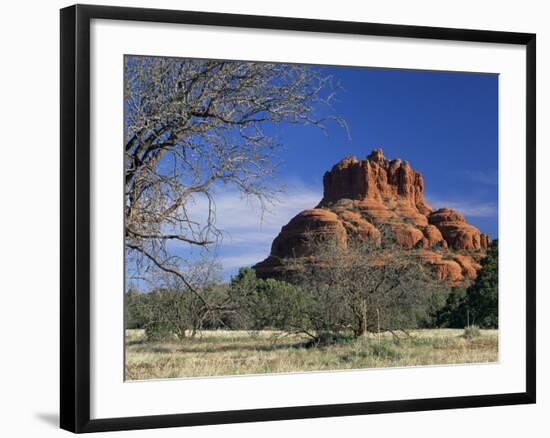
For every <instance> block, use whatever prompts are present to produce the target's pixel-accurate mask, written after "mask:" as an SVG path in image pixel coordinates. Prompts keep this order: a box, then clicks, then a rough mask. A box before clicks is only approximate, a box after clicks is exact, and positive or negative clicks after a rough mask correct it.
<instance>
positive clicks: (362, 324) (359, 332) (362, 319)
mask: <svg viewBox="0 0 550 438" xmlns="http://www.w3.org/2000/svg"><path fill="white" fill-rule="evenodd" d="M357 319H358V324H357V329H356V330H355V336H356V337H361V336H363V337H365V338H366V337H367V336H368V333H369V331H368V328H367V303H366V302H365V301H361V304H360V311H359V315H358V318H357Z"/></svg>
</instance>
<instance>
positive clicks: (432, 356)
mask: <svg viewBox="0 0 550 438" xmlns="http://www.w3.org/2000/svg"><path fill="white" fill-rule="evenodd" d="M463 333H464V330H454V329H434V330H417V331H412V332H410V334H411V337H410V338H407V337H405V335H402V336H400V339H395V338H394V337H393V336H392V335H391V334H382V335H381V338H380V340H379V339H378V337H377V336H375V335H372V336H371V337H370V338H369V339H367V340H364V339H357V340H351V341H349V342H346V343H343V344H338V345H331V346H327V347H319V348H307V349H306V348H304V347H303V345H304V342H305V340H304V339H303V338H300V337H298V336H289V337H283V338H279V339H277V340H276V341H275V340H274V338H276V337H277V336H275V335H277V333H276V332H270V331H262V332H256V333H250V332H246V331H221V330H220V331H204V332H202V334H201V336H200V337H199V336H197V338H196V339H185V340H183V341H173V342H147V340H146V339H145V338H144V333H143V331H141V330H127V332H126V379H128V380H144V379H162V378H170V377H195V376H220V375H237V374H261V373H286V372H296V371H319V370H341V369H357V368H375V367H403V366H419V365H436V364H459V363H482V362H495V361H497V360H498V331H497V330H482V331H481V335H480V336H479V337H476V338H472V339H465V338H464V337H463V336H462V335H463Z"/></svg>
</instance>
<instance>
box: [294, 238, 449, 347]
mask: <svg viewBox="0 0 550 438" xmlns="http://www.w3.org/2000/svg"><path fill="white" fill-rule="evenodd" d="M384 234H386V233H384ZM306 239H307V246H308V253H309V254H310V256H309V257H302V258H298V259H291V260H289V261H287V263H289V267H290V270H291V272H293V273H294V274H293V275H294V281H295V282H297V283H299V284H300V285H301V287H302V289H303V290H304V291H306V293H308V295H310V296H311V297H312V298H313V302H314V303H315V302H316V303H317V307H318V308H319V309H320V310H319V311H318V312H317V313H316V317H317V319H318V323H317V324H316V327H320V328H323V327H326V328H328V329H329V330H332V331H335V330H336V331H338V330H351V331H352V332H353V335H354V336H355V337H359V336H365V335H367V333H368V332H369V331H372V330H376V329H378V327H382V329H384V330H390V331H392V332H393V331H394V330H400V329H407V328H410V327H415V326H416V324H417V322H418V318H419V316H420V315H421V314H422V312H423V311H425V310H426V309H427V307H428V303H429V302H430V296H431V294H432V293H435V292H436V290H437V288H438V287H439V286H441V285H439V284H438V282H437V281H436V280H435V277H434V275H433V273H432V272H431V271H430V270H429V269H426V268H425V267H424V266H423V265H422V264H421V263H420V262H419V261H418V260H416V259H415V258H414V256H413V254H411V252H410V251H407V250H404V249H402V248H400V247H399V246H398V245H396V244H395V243H394V241H393V240H392V238H391V236H388V235H384V237H382V238H380V239H377V240H373V239H369V240H361V239H349V240H348V242H347V243H346V244H345V245H344V244H342V243H341V242H338V241H336V240H335V239H332V238H330V237H327V236H325V235H318V234H309V235H307V236H306ZM316 297H317V299H315V298H316ZM325 303H328V306H324V304H325ZM312 308H314V307H312ZM323 312H324V313H323Z"/></svg>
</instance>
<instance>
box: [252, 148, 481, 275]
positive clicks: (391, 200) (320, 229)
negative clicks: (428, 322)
mask: <svg viewBox="0 0 550 438" xmlns="http://www.w3.org/2000/svg"><path fill="white" fill-rule="evenodd" d="M323 185H324V194H323V199H322V200H321V202H320V203H319V205H317V207H315V208H314V209H311V210H305V211H302V212H301V213H299V214H298V215H296V216H295V217H294V218H293V219H292V220H291V221H290V222H289V223H288V224H287V225H285V226H284V227H283V228H282V230H281V232H280V233H279V235H278V236H277V237H276V238H275V240H274V241H273V245H272V248H271V254H270V255H269V257H268V258H267V259H266V260H264V261H262V262H260V263H258V264H257V265H256V266H254V268H255V269H256V273H257V275H258V276H259V277H261V278H267V277H278V276H281V275H283V274H284V270H285V267H284V263H283V262H282V259H285V258H288V257H304V256H310V255H311V254H307V247H306V237H305V236H306V233H311V232H314V233H322V234H328V235H331V236H333V237H335V238H336V239H337V241H338V242H339V243H340V244H341V245H346V244H347V242H348V239H357V238H358V239H377V238H380V228H382V227H384V228H386V229H389V230H391V233H392V234H393V237H394V239H395V241H396V242H397V243H398V244H399V245H400V246H402V247H403V248H406V249H408V250H410V251H411V257H417V258H418V259H419V260H421V261H422V262H423V263H425V264H426V265H429V266H431V267H432V268H434V269H435V271H436V273H437V275H438V277H439V278H440V279H441V280H445V281H447V282H449V283H454V284H459V283H461V282H464V281H465V280H468V279H473V278H475V276H476V273H477V271H478V270H479V269H480V265H479V263H478V261H479V259H480V258H482V257H483V256H484V255H485V250H486V249H487V246H488V245H489V236H487V235H486V234H483V233H480V231H479V230H478V229H477V228H476V227H474V226H473V225H470V224H468V223H466V221H465V219H464V216H463V215H461V214H460V213H459V212H457V211H454V210H452V209H450V208H441V209H439V210H436V211H433V209H432V207H431V206H430V205H429V204H428V203H427V202H426V201H425V200H424V178H423V177H422V175H421V174H420V173H419V172H417V171H415V170H413V169H412V168H411V166H410V164H409V163H408V162H407V161H401V160H400V159H399V158H398V159H395V160H388V159H386V158H385V157H384V154H383V152H382V149H376V150H375V151H373V152H372V153H371V154H370V155H369V156H368V157H367V158H366V159H364V160H358V159H357V158H356V157H348V158H344V159H343V160H342V161H340V162H339V163H337V164H336V165H335V166H334V167H333V168H332V169H331V170H330V171H329V172H326V173H325V175H324V176H323Z"/></svg>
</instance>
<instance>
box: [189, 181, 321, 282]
mask: <svg viewBox="0 0 550 438" xmlns="http://www.w3.org/2000/svg"><path fill="white" fill-rule="evenodd" d="M287 186H288V188H287V190H286V191H285V192H284V193H280V194H278V195H277V199H276V200H274V201H273V202H272V203H270V204H268V205H267V206H266V209H262V206H261V205H260V203H259V201H258V200H257V199H254V198H246V197H243V196H242V195H241V194H240V193H239V192H238V191H236V190H229V191H225V192H221V191H220V192H219V193H217V194H216V196H215V210H216V221H215V224H216V227H217V228H218V229H219V230H221V231H222V236H223V238H222V240H221V242H220V243H219V245H218V247H217V248H216V251H215V253H216V254H217V255H218V261H219V262H220V263H221V264H222V266H223V269H224V272H225V274H226V275H227V274H228V273H232V272H230V271H233V272H234V271H235V270H236V269H237V268H239V267H241V266H250V265H253V264H255V263H257V262H259V261H261V260H263V259H264V258H265V257H267V256H268V255H269V252H270V250H271V243H272V242H273V239H274V238H275V237H276V236H277V234H279V232H280V231H281V228H282V227H283V226H284V225H286V224H287V223H288V222H289V221H290V219H292V218H293V217H294V216H295V215H297V214H298V213H299V212H301V211H302V210H306V209H309V208H313V207H315V206H316V205H317V204H318V203H319V201H320V200H321V198H322V193H321V190H320V189H319V188H313V187H309V186H306V185H305V184H303V183H302V182H301V181H299V180H293V181H291V182H290V183H288V184H287ZM208 208H209V206H208V203H207V201H206V200H205V199H204V200H203V199H197V200H196V201H195V204H194V205H193V206H192V208H190V211H192V219H195V220H197V221H198V222H200V223H205V218H206V216H207V213H208ZM228 271H229V272H228Z"/></svg>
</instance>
